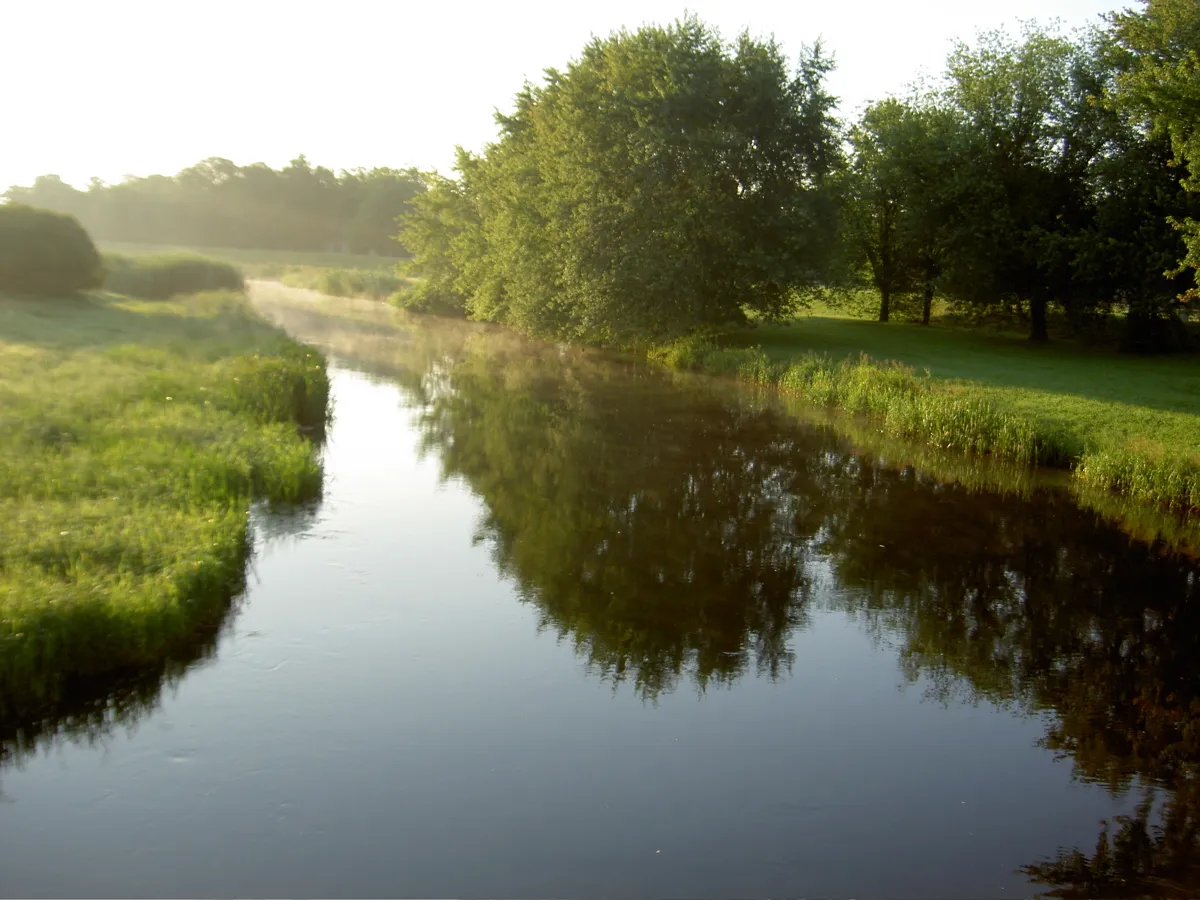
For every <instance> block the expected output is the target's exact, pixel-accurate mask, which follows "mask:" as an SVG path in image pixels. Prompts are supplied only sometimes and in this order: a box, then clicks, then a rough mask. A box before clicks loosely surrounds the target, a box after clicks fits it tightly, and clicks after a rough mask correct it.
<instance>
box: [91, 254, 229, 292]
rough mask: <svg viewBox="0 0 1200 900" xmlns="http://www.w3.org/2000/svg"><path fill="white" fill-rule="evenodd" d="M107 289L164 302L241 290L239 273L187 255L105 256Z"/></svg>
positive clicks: (105, 283) (225, 265)
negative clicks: (210, 292)
mask: <svg viewBox="0 0 1200 900" xmlns="http://www.w3.org/2000/svg"><path fill="white" fill-rule="evenodd" d="M104 266H105V268H106V269H107V275H106V276H105V279H104V287H105V289H106V290H109V291H112V292H113V293H114V294H123V295H124V296H127V297H140V298H143V299H146V300H166V299H168V298H170V297H174V296H176V295H177V294H195V293H199V292H201V291H221V290H229V291H240V290H242V289H243V287H244V286H245V282H244V281H243V279H242V273H241V272H240V271H239V270H238V269H237V268H236V267H235V266H232V265H230V264H229V263H226V262H220V261H218V260H215V259H207V258H205V257H203V256H191V255H187V254H161V255H154V256H121V255H118V254H115V253H108V254H105V256H104Z"/></svg>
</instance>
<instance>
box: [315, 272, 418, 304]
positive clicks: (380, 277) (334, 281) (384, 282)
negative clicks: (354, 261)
mask: <svg viewBox="0 0 1200 900" xmlns="http://www.w3.org/2000/svg"><path fill="white" fill-rule="evenodd" d="M403 284H404V279H403V278H401V277H400V276H398V275H396V274H394V273H392V272H388V271H383V270H363V269H326V270H324V271H323V272H321V274H320V276H319V277H318V278H317V287H316V289H317V290H318V291H320V292H321V293H322V294H329V295H331V296H334V297H368V298H370V299H372V300H385V299H387V298H388V297H390V296H391V295H392V294H394V293H395V292H396V291H397V290H399V289H400V287H401V286H402V285H403Z"/></svg>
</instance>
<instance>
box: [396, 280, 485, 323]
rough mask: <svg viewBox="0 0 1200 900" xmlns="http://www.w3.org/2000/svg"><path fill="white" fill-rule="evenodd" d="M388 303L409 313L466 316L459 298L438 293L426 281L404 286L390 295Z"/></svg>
mask: <svg viewBox="0 0 1200 900" xmlns="http://www.w3.org/2000/svg"><path fill="white" fill-rule="evenodd" d="M389 302H390V303H391V304H392V305H393V306H398V307H399V308H400V309H407V310H408V311H409V312H415V313H428V314H429V315H433V316H448V317H451V318H458V319H462V318H465V317H466V315H467V311H466V308H465V307H464V306H463V303H462V298H461V297H460V296H457V295H454V294H448V293H445V292H442V291H439V290H438V288H437V286H436V285H435V284H434V283H433V282H431V281H426V280H421V281H415V282H412V283H410V284H407V285H404V286H403V287H401V288H400V289H399V290H398V291H396V292H395V293H394V294H392V296H391V298H390V300H389Z"/></svg>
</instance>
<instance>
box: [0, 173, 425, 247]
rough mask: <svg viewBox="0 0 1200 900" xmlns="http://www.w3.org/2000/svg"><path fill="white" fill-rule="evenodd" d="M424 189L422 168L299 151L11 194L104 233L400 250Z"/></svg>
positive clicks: (118, 237)
mask: <svg viewBox="0 0 1200 900" xmlns="http://www.w3.org/2000/svg"><path fill="white" fill-rule="evenodd" d="M424 190H425V182H424V178H423V176H422V175H421V174H420V173H419V172H417V171H416V170H415V169H387V168H375V169H369V170H368V169H353V170H349V171H343V172H341V174H334V172H332V171H331V170H329V169H327V168H325V167H323V166H316V167H314V166H312V165H311V164H310V163H309V162H308V160H307V159H305V157H304V156H299V157H297V158H296V159H294V160H292V161H291V163H289V164H288V165H287V166H286V167H284V168H282V169H272V168H271V167H270V166H267V165H265V164H263V163H254V164H253V165H249V166H238V165H235V164H234V163H232V162H230V161H229V160H227V159H220V158H212V159H206V160H204V161H202V162H199V163H197V164H196V165H194V166H191V167H190V168H187V169H184V170H183V171H182V172H180V173H179V174H178V175H175V176H173V177H169V176H165V175H151V176H149V177H146V178H132V177H131V178H127V179H126V180H125V181H122V182H121V183H120V184H113V185H108V184H104V183H103V182H101V181H99V180H98V179H93V180H92V184H91V186H90V187H89V188H88V189H87V190H86V191H80V190H76V189H75V188H73V187H71V186H70V185H67V184H64V183H63V181H62V180H61V179H60V178H59V177H58V176H57V175H43V176H41V177H39V178H38V179H37V180H36V181H35V182H34V183H33V185H31V186H29V187H12V188H10V189H9V191H8V192H7V193H6V194H5V195H4V196H5V197H6V198H7V199H8V200H9V201H11V202H15V203H28V204H31V205H36V206H45V207H46V208H48V209H54V210H58V211H60V212H65V213H70V214H71V215H74V216H76V217H77V218H78V219H79V220H80V221H81V222H83V224H84V225H85V226H86V227H87V229H88V230H89V231H90V232H91V233H92V234H93V235H95V236H96V238H97V239H98V240H102V241H126V242H134V243H149V244H157V245H162V244H170V245H175V246H184V247H209V246H211V247H238V248H255V249H275V250H308V251H327V250H346V251H350V252H352V253H359V254H382V255H384V256H390V255H396V254H397V253H398V250H399V247H398V245H397V244H396V242H395V241H394V240H393V235H394V234H395V232H396V224H395V222H396V217H397V216H398V215H400V214H401V213H402V212H404V211H405V210H406V209H407V208H408V205H409V203H410V202H411V201H412V200H413V198H415V197H417V196H419V195H420V194H421V193H422V192H423V191H424Z"/></svg>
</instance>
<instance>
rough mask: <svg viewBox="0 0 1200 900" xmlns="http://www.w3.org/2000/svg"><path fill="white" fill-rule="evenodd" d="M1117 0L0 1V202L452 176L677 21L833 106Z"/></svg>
mask: <svg viewBox="0 0 1200 900" xmlns="http://www.w3.org/2000/svg"><path fill="white" fill-rule="evenodd" d="M1131 3H1132V0H774V2H768V0H681V2H667V0H640V2H634V0H600V2H597V3H594V4H593V3H571V2H559V3H526V2H490V3H480V4H474V3H470V2H444V0H443V2H438V0H429V2H421V3H409V2H386V0H383V2H376V3H368V2H359V0H333V2H328V0H326V2H307V3H305V2H303V0H300V2H297V0H292V2H288V3H276V2H265V0H241V2H224V0H204V2H194V0H154V2H145V3H138V2H121V0H103V2H98V0H80V2H78V3H67V2H54V0H37V2H32V0H31V2H20V0H8V2H0V35H3V36H4V37H3V44H4V46H3V50H2V51H0V189H2V188H3V187H4V186H7V185H9V184H13V183H21V184H25V183H28V182H30V181H31V180H32V179H33V177H34V176H36V175H38V174H43V173H48V172H53V173H56V174H59V175H61V176H62V177H63V178H64V179H66V180H67V181H70V182H72V183H75V184H78V185H81V186H82V185H84V184H86V183H87V180H88V178H89V177H90V176H92V175H97V176H99V177H101V178H103V179H105V180H107V181H117V180H120V179H121V177H122V176H124V175H125V174H127V173H132V174H136V175H146V174H151V173H155V172H165V173H174V172H176V171H178V170H179V169H181V168H183V167H185V166H187V165H190V164H191V163H193V162H196V161H197V160H200V159H203V158H205V157H208V156H223V157H226V158H228V159H232V160H234V161H235V162H237V163H241V164H245V163H250V162H255V161H260V160H261V161H263V162H267V163H270V164H271V165H275V166H278V165H281V164H283V163H286V162H287V160H289V159H291V158H292V157H294V156H296V155H297V154H298V153H305V154H306V155H307V156H308V158H309V159H310V160H311V161H313V162H314V163H321V164H323V165H326V166H330V167H331V168H335V169H340V168H351V167H355V166H368V167H369V166H375V165H386V166H408V165H416V166H420V167H421V168H434V167H436V168H441V169H447V168H448V167H449V165H450V163H451V161H452V159H453V147H454V145H455V144H463V145H464V146H467V147H470V148H478V147H480V146H482V145H483V144H484V143H485V142H487V141H488V140H490V139H491V138H492V137H493V135H494V133H495V132H494V125H493V121H492V111H493V110H494V109H496V108H497V107H499V108H502V109H507V108H508V107H509V104H510V102H511V98H512V96H513V94H514V93H515V92H516V91H517V90H518V89H519V88H520V87H521V84H522V82H523V81H524V80H525V79H527V78H528V79H535V80H536V79H538V78H539V77H540V75H541V72H542V70H543V69H545V68H547V67H550V66H554V67H562V66H563V65H565V63H566V62H567V61H568V60H569V59H571V58H572V57H573V56H575V55H576V54H577V52H578V51H579V49H580V48H581V47H582V46H583V45H584V44H585V43H586V42H587V40H588V39H589V37H590V36H591V35H593V34H607V33H608V32H610V31H612V30H613V29H615V28H618V27H620V26H622V25H624V26H631V27H636V26H637V25H640V24H642V23H644V22H648V21H652V22H665V21H670V20H672V19H675V18H677V17H679V16H680V15H682V14H683V12H684V11H685V10H690V11H692V12H695V13H697V14H698V15H699V16H700V17H701V18H702V19H704V20H706V21H708V22H710V23H712V24H714V25H716V26H718V27H719V28H720V29H721V31H722V33H723V34H724V35H725V36H726V37H733V36H734V35H735V34H736V33H737V32H738V31H740V30H741V29H742V28H749V29H750V31H751V32H753V33H754V34H757V35H768V34H774V35H775V37H776V38H777V39H778V40H779V41H780V42H781V43H782V45H783V47H784V50H785V51H786V52H787V53H788V54H789V56H792V57H795V55H796V54H797V53H798V51H799V49H800V46H801V44H802V43H808V42H811V41H813V40H814V39H816V38H821V39H823V40H824V42H825V45H826V47H827V48H828V49H829V50H831V51H832V52H833V53H834V55H835V57H836V59H837V63H838V71H837V72H836V73H835V74H834V76H833V78H832V80H831V87H832V88H833V91H834V93H836V94H837V95H838V96H839V97H841V98H842V109H843V110H845V111H852V110H853V109H855V108H856V107H858V106H859V105H861V104H862V103H863V102H864V101H865V100H868V99H873V98H877V97H880V96H883V95H885V94H887V93H895V92H900V91H903V89H904V87H905V85H907V84H908V83H909V82H911V81H912V80H913V78H914V77H915V76H917V75H918V74H919V73H920V72H921V71H922V70H925V71H927V72H930V73H936V72H938V71H940V69H941V65H942V62H943V60H944V59H945V56H946V53H947V51H948V50H949V48H950V45H951V41H952V40H953V39H954V38H956V37H961V38H966V39H970V38H971V37H972V36H973V35H974V34H975V32H976V31H977V30H978V29H980V28H993V27H997V26H1000V25H1006V24H1007V25H1015V24H1016V22H1017V21H1018V20H1021V19H1037V20H1038V21H1041V22H1049V21H1051V20H1053V19H1060V20H1061V21H1062V23H1063V25H1064V26H1065V27H1067V28H1074V27H1077V26H1080V25H1085V24H1089V23H1093V22H1096V21H1098V17H1099V15H1100V14H1101V13H1104V12H1107V11H1109V10H1111V9H1113V8H1114V7H1117V6H1127V5H1131Z"/></svg>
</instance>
